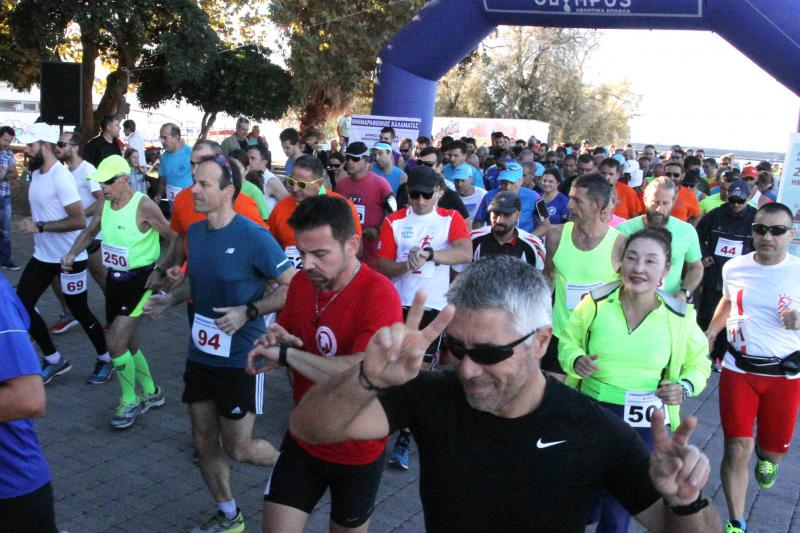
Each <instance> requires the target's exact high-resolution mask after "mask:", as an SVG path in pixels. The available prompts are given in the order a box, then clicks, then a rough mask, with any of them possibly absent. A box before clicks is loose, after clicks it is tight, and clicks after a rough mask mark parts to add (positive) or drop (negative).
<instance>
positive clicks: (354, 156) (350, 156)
mask: <svg viewBox="0 0 800 533" xmlns="http://www.w3.org/2000/svg"><path fill="white" fill-rule="evenodd" d="M345 157H346V158H347V160H348V161H352V162H354V163H358V162H359V161H361V158H360V157H358V156H357V155H346V156H345Z"/></svg>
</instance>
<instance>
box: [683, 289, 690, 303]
mask: <svg viewBox="0 0 800 533" xmlns="http://www.w3.org/2000/svg"><path fill="white" fill-rule="evenodd" d="M681 292H682V293H683V295H684V296H685V297H686V302H687V303H688V302H689V300H691V299H692V291H690V290H689V289H684V288H683V287H681Z"/></svg>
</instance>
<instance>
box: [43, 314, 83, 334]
mask: <svg viewBox="0 0 800 533" xmlns="http://www.w3.org/2000/svg"><path fill="white" fill-rule="evenodd" d="M77 325H78V321H77V320H75V317H73V316H72V315H61V316H59V317H58V322H56V323H55V324H53V325H52V326H50V333H53V334H55V335H58V334H60V333H64V332H65V331H67V330H68V329H69V328H72V327H75V326H77Z"/></svg>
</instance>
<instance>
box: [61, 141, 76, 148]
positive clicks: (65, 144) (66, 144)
mask: <svg viewBox="0 0 800 533" xmlns="http://www.w3.org/2000/svg"><path fill="white" fill-rule="evenodd" d="M56 146H58V147H59V148H64V147H66V146H77V145H76V144H75V143H65V142H64V141H58V142H57V143H56Z"/></svg>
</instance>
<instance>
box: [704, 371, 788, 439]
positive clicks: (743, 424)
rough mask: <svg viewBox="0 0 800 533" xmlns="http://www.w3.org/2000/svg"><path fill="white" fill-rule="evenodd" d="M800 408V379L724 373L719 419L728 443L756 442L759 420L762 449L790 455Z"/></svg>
mask: <svg viewBox="0 0 800 533" xmlns="http://www.w3.org/2000/svg"><path fill="white" fill-rule="evenodd" d="M799 407H800V379H786V378H782V377H774V376H756V375H753V374H740V373H738V372H733V371H731V370H726V369H723V370H722V377H721V378H720V381H719V417H720V420H721V421H722V431H723V433H724V434H725V438H726V439H742V438H744V439H746V438H752V437H753V423H754V422H755V421H756V419H758V434H757V436H756V443H757V444H758V447H759V448H761V449H762V450H766V451H768V452H773V453H786V452H787V451H789V444H790V443H791V442H792V434H793V433H794V424H795V420H796V419H797V410H798V408H799Z"/></svg>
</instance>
